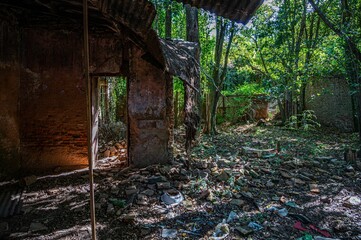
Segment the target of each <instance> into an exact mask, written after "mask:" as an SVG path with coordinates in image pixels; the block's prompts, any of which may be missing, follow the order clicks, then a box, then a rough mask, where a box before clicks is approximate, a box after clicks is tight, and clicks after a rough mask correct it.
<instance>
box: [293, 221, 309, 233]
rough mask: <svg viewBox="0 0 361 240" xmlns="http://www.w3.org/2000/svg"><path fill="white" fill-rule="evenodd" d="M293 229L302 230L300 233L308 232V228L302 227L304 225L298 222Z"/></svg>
mask: <svg viewBox="0 0 361 240" xmlns="http://www.w3.org/2000/svg"><path fill="white" fill-rule="evenodd" d="M293 228H295V229H297V230H300V231H308V229H307V228H304V227H303V226H302V223H301V222H300V221H297V222H296V223H295V224H294V225H293Z"/></svg>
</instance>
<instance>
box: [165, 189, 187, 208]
mask: <svg viewBox="0 0 361 240" xmlns="http://www.w3.org/2000/svg"><path fill="white" fill-rule="evenodd" d="M160 199H161V200H162V202H163V203H164V204H165V205H169V206H176V205H178V204H180V203H181V202H182V201H183V200H184V198H183V195H182V193H180V192H179V191H177V190H175V189H172V190H168V191H165V192H164V194H163V195H162V196H161V197H160Z"/></svg>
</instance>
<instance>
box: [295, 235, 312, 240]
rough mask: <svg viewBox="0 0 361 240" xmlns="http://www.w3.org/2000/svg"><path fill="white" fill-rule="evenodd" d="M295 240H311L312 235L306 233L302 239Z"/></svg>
mask: <svg viewBox="0 0 361 240" xmlns="http://www.w3.org/2000/svg"><path fill="white" fill-rule="evenodd" d="M296 240H313V237H312V235H310V234H308V233H306V234H305V235H304V236H303V237H300V238H297V239H296Z"/></svg>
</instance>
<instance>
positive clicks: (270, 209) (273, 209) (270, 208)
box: [267, 206, 278, 212]
mask: <svg viewBox="0 0 361 240" xmlns="http://www.w3.org/2000/svg"><path fill="white" fill-rule="evenodd" d="M267 211H270V212H276V211H278V208H276V207H274V206H272V207H269V208H267Z"/></svg>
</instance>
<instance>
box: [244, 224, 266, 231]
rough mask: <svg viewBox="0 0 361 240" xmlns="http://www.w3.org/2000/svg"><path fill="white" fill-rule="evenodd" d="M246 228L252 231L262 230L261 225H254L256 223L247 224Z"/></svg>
mask: <svg viewBox="0 0 361 240" xmlns="http://www.w3.org/2000/svg"><path fill="white" fill-rule="evenodd" d="M248 227H250V228H252V229H253V231H259V230H262V229H263V227H262V226H261V225H259V224H258V223H256V222H250V223H248Z"/></svg>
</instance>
